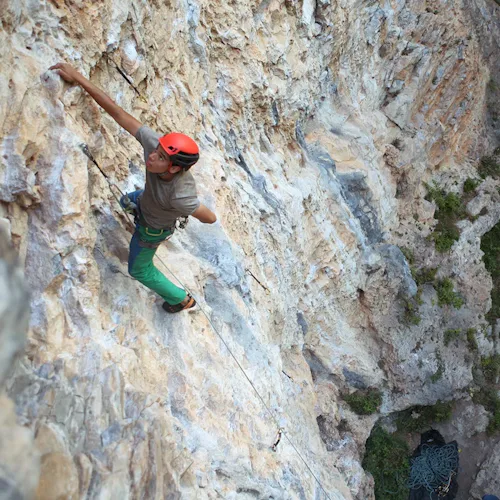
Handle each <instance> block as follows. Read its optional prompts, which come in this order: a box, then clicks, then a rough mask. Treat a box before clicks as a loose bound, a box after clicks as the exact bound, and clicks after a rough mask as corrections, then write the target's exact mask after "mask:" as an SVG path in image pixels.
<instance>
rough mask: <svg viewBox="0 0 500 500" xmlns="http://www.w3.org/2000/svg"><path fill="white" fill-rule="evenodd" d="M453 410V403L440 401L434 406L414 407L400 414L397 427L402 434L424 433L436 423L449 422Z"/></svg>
mask: <svg viewBox="0 0 500 500" xmlns="http://www.w3.org/2000/svg"><path fill="white" fill-rule="evenodd" d="M452 410H453V403H452V402H447V403H443V402H441V401H438V402H437V403H436V404H435V405H432V406H419V405H417V406H412V407H411V408H408V409H407V410H404V411H402V412H401V413H400V414H399V416H398V418H397V419H396V426H397V428H398V430H399V431H402V432H423V431H425V430H427V429H429V428H430V427H432V425H433V424H435V423H439V422H445V421H446V420H449V419H450V417H451V412H452Z"/></svg>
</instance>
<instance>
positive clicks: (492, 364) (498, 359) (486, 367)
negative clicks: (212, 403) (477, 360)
mask: <svg viewBox="0 0 500 500" xmlns="http://www.w3.org/2000/svg"><path fill="white" fill-rule="evenodd" d="M481 368H482V369H483V374H484V378H485V379H486V381H487V382H490V383H492V384H494V383H496V380H497V378H498V376H499V375H500V354H494V355H493V356H490V357H489V358H481Z"/></svg>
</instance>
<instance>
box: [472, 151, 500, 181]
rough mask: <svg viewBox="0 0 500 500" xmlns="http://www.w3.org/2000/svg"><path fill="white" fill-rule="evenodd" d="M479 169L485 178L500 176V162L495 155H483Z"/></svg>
mask: <svg viewBox="0 0 500 500" xmlns="http://www.w3.org/2000/svg"><path fill="white" fill-rule="evenodd" d="M477 171H478V173H479V175H480V176H481V177H482V178H483V179H485V178H486V177H488V176H491V177H493V178H494V179H497V178H498V177H499V176H500V163H498V161H497V160H496V159H495V158H494V157H493V156H483V157H482V158H481V159H480V160H479V167H478V169H477Z"/></svg>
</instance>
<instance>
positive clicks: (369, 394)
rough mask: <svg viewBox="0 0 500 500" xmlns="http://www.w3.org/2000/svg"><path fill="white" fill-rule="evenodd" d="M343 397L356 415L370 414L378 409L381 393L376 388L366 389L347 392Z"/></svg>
mask: <svg viewBox="0 0 500 500" xmlns="http://www.w3.org/2000/svg"><path fill="white" fill-rule="evenodd" d="M344 399H345V401H346V402H347V404H348V405H349V406H350V407H351V409H352V411H354V412H355V413H357V414H358V415H371V414H372V413H376V412H377V411H378V410H379V408H380V405H381V404H382V393H381V392H380V391H379V390H378V389H366V390H360V391H356V392H353V393H352V394H347V395H345V396H344Z"/></svg>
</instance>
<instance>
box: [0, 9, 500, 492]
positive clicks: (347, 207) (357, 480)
mask: <svg viewBox="0 0 500 500" xmlns="http://www.w3.org/2000/svg"><path fill="white" fill-rule="evenodd" d="M499 11H500V6H498V5H497V3H495V2H494V1H492V0H473V1H466V0H432V1H431V0H429V1H426V2H422V1H421V0H384V1H381V2H373V1H366V2H360V1H358V0H317V1H312V0H304V1H301V2H291V1H288V0H264V1H262V2H252V1H243V0H235V1H233V2H230V3H224V2H215V1H209V0H199V1H197V0H188V1H186V2H158V1H152V2H143V1H140V0H127V1H122V2H116V1H111V0H102V1H101V2H97V3H96V2H93V3H92V2H80V1H76V0H74V1H64V2H63V1H61V0H53V1H51V2H19V1H16V0H9V1H7V2H5V6H4V8H3V9H2V12H1V13H0V18H1V20H2V26H1V29H0V42H1V43H0V58H1V61H2V72H1V74H2V76H1V77H0V124H1V127H2V160H1V163H0V229H3V230H4V231H6V232H7V233H8V234H9V235H10V238H11V240H12V241H13V243H14V245H15V246H16V248H17V251H18V254H19V259H20V261H21V262H22V264H23V265H24V268H25V276H26V280H27V283H28V287H29V290H30V292H31V311H32V314H31V319H30V325H29V326H30V329H29V339H28V343H27V346H26V349H25V354H24V356H23V357H22V359H21V360H19V361H18V362H17V363H16V365H15V370H14V371H13V373H11V374H10V376H9V379H8V381H7V388H8V392H9V395H10V396H11V397H12V398H13V399H14V400H15V403H16V410H17V415H18V422H19V423H20V424H21V425H23V426H25V427H26V428H27V429H29V430H30V432H31V433H32V434H33V436H34V439H35V441H34V446H35V448H36V450H37V451H36V452H37V453H38V454H39V455H40V478H39V480H38V477H36V478H35V476H33V478H35V479H36V480H35V479H34V482H35V483H36V484H33V485H31V484H30V485H28V484H26V488H27V489H26V492H24V490H23V491H22V492H21V490H19V491H20V494H22V495H24V494H26V495H28V496H29V495H31V494H32V495H35V496H36V497H37V498H40V499H42V498H43V499H48V498H89V499H94V498H99V499H108V498H109V499H115V498H134V499H135V498H144V499H164V498H171V499H174V498H183V499H184V498H185V499H191V498H192V499H203V498H220V497H223V498H227V499H231V498H271V497H272V498H280V499H289V498H290V499H291V498H301V499H310V498H326V494H325V492H327V494H328V497H329V498H331V499H344V498H345V499H350V498H357V499H363V500H364V499H367V498H372V495H373V484H372V479H371V478H370V477H368V476H367V475H366V474H365V472H364V471H363V469H362V467H361V462H362V457H363V453H364V444H365V441H366V439H367V437H368V436H369V434H370V430H371V427H372V426H373V424H374V423H375V421H376V420H377V418H378V415H374V416H369V417H358V416H356V415H354V414H353V413H352V412H351V411H350V410H349V408H348V406H347V405H346V404H345V402H344V400H343V397H342V395H343V394H345V393H346V392H350V391H353V390H354V389H361V388H367V387H377V388H379V389H380V390H381V391H382V392H383V395H384V398H383V405H382V408H381V413H382V414H388V413H391V412H393V411H398V410H401V409H404V408H407V407H408V406H410V405H412V404H427V403H433V402H435V401H436V400H437V399H453V398H460V397H461V396H462V395H463V394H464V393H465V390H466V388H467V387H468V386H469V385H470V384H471V383H472V365H473V360H472V355H471V353H470V352H469V350H468V348H467V344H466V342H464V341H463V340H460V341H456V342H455V343H454V344H453V345H450V346H447V347H446V348H445V346H444V331H445V330H446V329H449V328H458V327H460V328H477V329H478V331H479V328H481V327H482V325H484V324H485V321H484V315H485V313H486V312H487V311H488V309H489V308H490V307H491V299H490V293H491V288H492V281H491V277H490V275H489V274H488V272H487V271H486V270H485V268H484V264H483V262H482V260H481V250H480V239H481V236H482V235H483V234H485V233H486V232H487V231H489V230H490V229H491V228H492V227H493V226H494V225H495V224H496V223H497V222H498V220H499V218H500V195H499V192H498V187H499V182H498V180H495V179H492V178H491V177H488V178H487V179H485V180H484V181H482V182H481V184H480V185H479V186H478V188H477V191H476V193H475V195H474V198H473V199H472V200H469V205H468V207H470V208H468V210H469V214H470V215H471V217H470V218H468V219H464V220H462V221H460V223H459V225H460V238H459V240H458V241H457V242H456V243H455V244H454V245H453V247H452V249H451V251H450V252H449V253H448V254H444V255H443V254H440V253H438V252H436V250H435V248H434V245H433V244H432V243H431V242H430V241H429V240H428V239H426V238H427V237H428V236H429V234H430V233H431V231H432V229H433V227H434V225H435V223H436V222H435V219H434V214H435V208H436V207H435V205H434V204H433V203H432V202H429V201H428V200H426V199H425V193H426V190H425V187H424V183H429V184H430V183H431V182H432V181H436V182H437V183H438V184H439V185H440V186H441V187H442V188H443V189H445V190H447V191H449V192H455V193H459V194H461V189H462V184H463V182H464V180H465V179H466V178H468V177H477V172H476V165H477V160H478V159H479V157H480V156H482V155H484V154H487V153H489V152H490V151H491V150H492V149H494V148H495V147H496V146H497V145H498V144H497V140H498V129H497V127H498V120H496V119H495V116H494V115H495V113H496V112H497V108H496V106H497V102H498V99H496V96H497V94H496V92H497V90H496V88H495V87H494V86H493V85H491V80H492V79H495V78H496V75H497V72H498V66H495V62H498V57H496V56H495V54H497V53H498V43H499V42H498V41H499V40H500V37H499V35H500V28H499V23H500V17H499V16H500V12H499ZM61 60H65V61H67V62H71V63H72V64H74V65H75V66H76V67H77V68H78V69H79V70H80V71H81V72H82V73H83V74H84V75H86V76H87V77H88V78H89V79H90V80H91V81H92V82H93V83H94V84H95V85H97V86H98V87H100V88H102V89H103V90H104V91H105V92H106V93H108V94H109V95H110V96H111V97H112V98H113V99H114V100H115V101H116V102H117V103H118V104H119V105H120V106H122V107H123V108H124V109H125V110H126V111H127V112H129V113H131V114H133V115H134V116H135V117H136V118H137V119H138V120H140V121H141V122H142V123H144V124H147V125H148V126H150V127H152V128H153V129H155V130H157V131H165V132H167V131H174V130H175V131H181V132H184V133H186V134H190V135H191V136H193V137H194V138H195V139H196V140H197V142H198V143H199V145H200V149H201V152H202V155H201V160H200V162H199V163H198V164H197V165H196V166H195V167H194V168H193V173H194V175H195V178H196V180H197V186H198V191H199V196H200V199H201V200H202V202H203V203H204V204H205V205H207V206H208V207H210V208H212V209H213V210H214V211H215V212H216V213H217V216H218V222H217V223H216V224H214V225H202V224H201V223H199V222H198V221H197V220H194V219H193V220H192V221H191V222H190V224H189V225H188V227H187V228H186V229H185V230H184V231H177V232H176V233H175V235H174V237H173V238H172V239H171V240H169V242H168V243H166V244H165V245H163V246H162V247H161V248H160V249H159V251H158V253H157V256H158V257H159V259H161V261H162V262H164V263H166V265H167V266H168V268H169V271H171V272H172V273H173V274H174V275H175V276H176V277H178V278H180V280H181V281H182V284H183V286H186V287H187V288H189V289H190V290H191V291H192V292H193V294H194V295H195V296H196V298H197V300H198V302H199V303H200V305H201V306H202V311H198V312H191V313H182V314H179V315H174V316H167V315H165V313H164V312H163V310H162V308H161V300H159V298H158V297H157V296H155V294H154V293H152V292H150V291H149V290H147V289H145V288H144V287H143V286H142V285H140V284H139V283H138V282H137V281H135V280H133V279H132V278H131V277H130V276H129V275H128V273H127V257H128V244H129V240H130V230H129V226H128V225H127V223H126V219H125V216H124V215H123V213H122V212H121V211H120V209H119V207H118V205H117V203H116V199H115V196H116V195H117V194H118V191H117V188H116V187H111V188H110V186H109V185H108V182H107V180H106V178H105V177H104V175H103V174H102V172H103V173H104V174H105V175H106V176H108V177H109V179H110V180H111V182H112V183H116V185H118V186H119V187H120V189H121V190H123V191H131V190H134V189H136V188H141V187H142V186H143V183H144V177H145V176H144V163H143V155H142V148H141V147H140V145H139V144H138V143H137V141H135V139H134V138H132V137H130V136H129V135H128V133H127V132H125V131H124V130H123V129H121V128H120V127H119V126H118V125H117V124H116V123H115V122H114V121H113V119H112V118H111V117H110V116H108V115H106V114H105V113H103V112H102V111H101V110H100V109H99V107H98V106H97V104H96V103H95V102H94V101H93V100H92V99H91V98H90V97H88V96H87V95H86V93H85V92H84V91H83V90H81V89H80V88H78V87H75V86H71V85H69V84H66V83H64V82H63V81H62V80H61V79H60V77H59V76H58V75H57V74H56V73H55V72H53V71H49V70H48V68H49V67H50V66H51V65H52V64H55V63H56V62H59V61H61ZM82 144H84V145H87V147H88V150H89V151H90V153H91V154H92V156H93V158H94V160H95V162H96V163H97V164H98V166H99V167H100V169H101V170H102V172H101V171H100V170H99V169H98V168H97V166H96V164H95V163H94V162H92V161H90V160H89V158H88V156H86V155H85V154H84V153H83V152H82V150H83V149H82ZM403 246H404V247H409V248H412V249H413V252H414V254H415V256H416V258H417V262H418V265H419V266H420V267H425V268H431V267H434V268H438V271H437V279H444V278H450V279H452V281H453V283H454V286H455V289H456V291H457V293H459V294H460V295H461V296H462V298H463V299H464V306H463V307H462V308H461V309H453V308H452V307H451V306H444V307H441V306H439V304H438V302H437V298H436V291H435V288H434V287H433V286H432V284H431V283H426V284H424V285H423V288H422V290H421V291H420V292H419V294H420V295H419V297H420V300H421V301H422V303H421V304H420V305H419V307H420V311H419V314H420V322H419V324H418V325H417V324H407V323H406V322H405V321H404V307H405V306H404V304H405V300H407V299H409V298H412V297H415V295H416V294H417V285H416V283H415V281H414V278H413V277H412V273H411V269H410V265H409V262H408V260H407V258H406V257H405V255H404V254H403V252H402V251H401V249H400V247H403ZM157 265H158V267H159V268H161V269H162V270H164V271H165V273H166V274H167V276H168V277H171V275H170V274H169V272H167V271H166V270H165V269H164V267H163V264H162V263H160V261H159V260H158V261H157ZM172 279H173V280H174V281H175V280H176V279H177V278H172ZM4 290H7V288H4ZM3 293H4V294H5V292H3ZM9 293H11V292H10V288H9ZM6 295H8V294H6ZM488 328H489V327H486V328H485V333H486V335H478V345H479V353H480V354H483V355H489V354H492V353H493V352H494V349H495V345H494V342H493V340H492V338H493V337H492V335H491V333H492V332H491V328H489V329H488ZM214 329H215V330H214ZM479 337H480V338H479ZM8 345H9V344H8ZM11 345H12V347H10V348H9V349H10V351H9V350H6V351H3V350H2V351H1V354H0V356H5V359H7V358H9V359H11V357H12V354H13V352H14V350H15V349H16V348H18V344H16V346H17V347H15V345H14V344H11ZM233 356H234V357H233ZM235 358H236V360H237V361H238V363H239V365H240V366H238V364H237V363H236V361H235ZM3 359H4V358H3V357H1V358H0V360H2V361H3ZM1 366H2V367H3V366H4V365H3V364H2V365H1ZM240 367H241V368H243V369H244V370H245V372H246V374H247V376H248V377H249V379H250V380H251V381H252V384H253V386H252V385H251V384H250V383H249V381H248V380H247V378H246V377H245V375H243V373H242V372H241V370H240ZM0 370H1V368H0ZM0 373H2V372H0ZM436 374H439V375H440V376H439V377H436ZM2 376H4V375H2ZM256 391H257V392H256ZM257 393H258V394H257ZM268 410H270V412H271V415H272V416H271V415H270V413H269V411H268ZM281 427H282V428H284V429H285V433H286V437H285V436H284V437H283V438H282V440H281V442H280V444H279V445H278V447H277V449H276V451H273V450H272V445H273V443H274V441H275V439H276V434H277V432H278V429H279V428H281ZM16 484H19V483H16ZM28 486H29V487H28Z"/></svg>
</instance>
